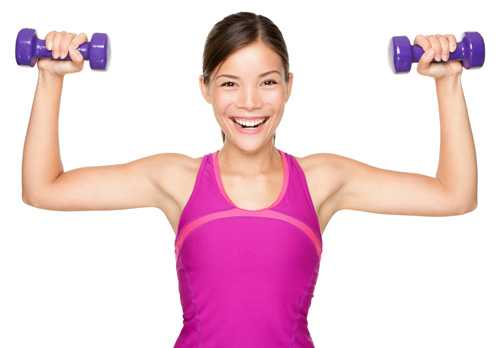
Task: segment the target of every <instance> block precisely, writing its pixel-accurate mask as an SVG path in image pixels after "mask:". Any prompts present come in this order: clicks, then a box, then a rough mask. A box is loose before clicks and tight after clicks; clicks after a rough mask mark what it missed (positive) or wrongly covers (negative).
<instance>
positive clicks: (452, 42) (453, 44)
mask: <svg viewBox="0 0 500 348" xmlns="http://www.w3.org/2000/svg"><path fill="white" fill-rule="evenodd" d="M446 37H447V38H448V43H449V45H450V52H454V51H455V50H456V49H457V39H456V38H455V35H452V34H448V35H446Z"/></svg>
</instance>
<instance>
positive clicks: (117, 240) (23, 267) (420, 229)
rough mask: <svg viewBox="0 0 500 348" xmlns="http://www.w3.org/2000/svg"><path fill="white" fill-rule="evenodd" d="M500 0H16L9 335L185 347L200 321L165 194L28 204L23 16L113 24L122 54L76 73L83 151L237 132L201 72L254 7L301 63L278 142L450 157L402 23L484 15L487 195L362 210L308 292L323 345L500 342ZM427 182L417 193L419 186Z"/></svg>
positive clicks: (472, 90)
mask: <svg viewBox="0 0 500 348" xmlns="http://www.w3.org/2000/svg"><path fill="white" fill-rule="evenodd" d="M493 6H494V2H486V1H474V2H465V1H463V2H460V1H450V0H445V1H438V2H435V1H416V2H411V3H410V2H408V3H405V2H402V1H393V2H391V3H385V4H382V3H380V2H377V1H375V2H371V1H366V2H359V1H358V2H356V1H353V2H342V3H333V2H331V1H325V2H314V1H307V2H300V3H298V2H297V3H296V4H292V3H285V2H271V1H251V2H250V1H234V0H232V1H217V2H214V1H203V2H202V1H200V2H194V1H181V2H179V1H175V2H174V1H172V2H167V1H158V2H152V1H138V2H133V3H126V2H114V1H113V2H105V1H93V0H88V1H80V2H68V1H57V2H56V1H47V0H46V1H34V0H29V1H22V2H21V1H17V2H3V3H2V4H1V5H0V25H1V29H2V30H0V43H1V46H0V98H1V99H0V100H1V102H0V115H1V116H2V122H3V126H2V136H1V137H0V141H1V144H0V146H1V150H2V159H1V160H2V170H1V175H2V177H1V178H2V179H1V181H0V183H1V187H0V192H1V198H0V199H1V201H0V202H1V203H0V204H1V207H2V210H1V213H0V214H1V215H2V217H1V220H0V221H1V222H0V229H1V233H0V347H5V348H18V347H23V348H24V347H30V348H32V347H51V348H56V347H65V348H66V347H72V348H77V347H93V348H101V347H106V348H110V347H120V348H125V347H148V348H154V347H173V345H174V342H175V340H176V338H177V335H178V334H179V332H180V329H181V327H182V310H181V305H180V299H179V294H178V287H177V286H178V285H177V278H176V271H175V255H174V244H173V243H174V238H175V236H174V233H173V230H172V228H171V226H170V225H169V223H168V221H167V220H166V218H165V216H164V215H163V214H162V213H161V211H159V210H157V209H129V210H115V211H74V212H65V211H49V210H43V209H37V208H34V207H31V206H28V205H26V204H24V203H23V201H22V199H21V161H22V150H23V143H24V137H25V134H26V128H27V124H28V120H29V114H30V110H31V105H32V101H33V95H34V91H35V86H36V79H37V73H38V72H37V68H36V66H35V67H33V68H29V67H20V66H17V65H16V63H15V59H14V45H15V37H16V35H17V32H18V31H19V30H20V29H21V28H23V27H31V28H35V29H37V32H38V35H39V37H41V38H44V37H45V35H46V34H47V32H49V31H51V30H58V31H60V30H66V31H70V32H75V33H77V32H86V33H87V35H88V36H89V38H90V35H91V34H92V33H93V32H106V33H108V35H109V36H110V40H111V47H112V48H111V50H112V60H111V64H110V68H109V69H108V71H106V72H96V71H92V70H91V69H90V68H89V66H88V62H86V63H85V68H84V70H83V71H82V72H81V73H78V74H71V75H68V76H66V77H65V80H64V87H63V96H62V102H61V110H60V123H59V125H60V126H59V127H60V128H59V132H60V146H61V157H62V161H63V164H64V169H65V170H70V169H73V168H77V167H84V166H94V165H106V164H113V163H123V162H128V161H131V160H133V159H136V158H139V157H144V156H147V155H150V154H154V153H160V152H179V153H184V154H188V155H190V156H192V157H198V156H201V155H203V154H205V153H208V152H212V151H215V150H217V149H218V148H220V147H221V146H222V140H221V136H220V131H219V127H218V124H217V123H216V121H215V119H214V115H213V113H212V109H211V106H210V105H209V104H207V103H206V102H205V100H204V99H203V98H202V96H201V92H200V90H199V86H198V76H199V74H200V73H201V69H202V52H203V46H204V43H205V39H206V36H207V34H208V32H209V31H210V29H211V28H212V26H213V25H214V24H215V23H216V22H217V21H219V20H221V19H222V18H223V17H224V16H226V15H229V14H231V13H235V12H239V11H252V12H256V13H258V14H262V15H265V16H267V17H269V18H270V19H271V20H272V21H274V23H275V24H276V25H277V26H278V27H279V28H280V30H281V31H282V33H283V36H284V38H285V40H286V43H287V47H288V51H289V55H290V71H291V72H293V73H294V85H293V91H292V96H291V98H290V100H289V102H288V104H287V106H286V110H285V114H284V116H283V119H282V122H281V124H280V126H279V128H278V131H277V138H276V146H277V147H278V148H280V149H283V150H285V151H287V152H289V153H291V154H294V155H296V156H305V155H307V154H310V153H317V152H331V153H336V154H341V155H344V156H348V157H352V158H355V159H357V160H360V161H363V162H366V163H368V164H371V165H374V166H377V167H381V168H386V169H393V170H399V171H407V172H415V173H421V174H426V175H432V176H434V175H435V173H436V170H437V164H438V158H439V114H438V108H437V97H436V91H435V85H434V81H433V79H432V78H429V77H426V76H422V75H420V74H418V73H417V71H416V64H414V65H413V67H412V71H411V72H410V73H409V74H403V75H395V74H393V73H392V71H391V70H390V68H389V66H388V63H387V44H388V42H389V39H390V37H392V36H394V35H407V36H408V37H409V38H410V40H411V41H412V42H413V40H414V37H415V36H416V35H417V34H424V35H430V34H436V33H439V34H447V33H452V34H454V35H455V36H456V37H457V40H458V41H459V40H461V37H462V33H463V32H464V31H479V32H480V33H481V34H482V35H483V37H484V39H485V42H486V62H485V65H484V66H483V68H481V69H475V70H465V69H464V72H463V74H462V84H463V87H464V92H465V97H466V101H467V107H468V111H469V116H470V122H471V126H472V129H473V133H474V141H475V145H476V151H477V157H478V169H479V194H478V200H479V205H478V208H477V209H476V210H475V211H473V212H472V213H469V214H466V215H461V216H449V217H422V216H397V215H385V214H374V213H367V212H361V211H352V210H343V211H341V212H339V213H337V214H336V215H335V216H334V217H333V219H332V220H331V221H330V223H329V224H328V226H327V228H326V231H325V233H324V236H323V238H324V250H323V255H322V261H321V268H320V274H319V278H318V282H317V286H316V290H315V293H314V297H313V300H312V304H311V308H310V311H309V330H310V332H311V335H312V337H313V340H314V343H315V345H316V347H319V348H328V347H337V348H354V347H360V348H361V347H362V348H367V347H384V348H391V347H397V348H401V347H405V348H410V347H419V348H420V347H426V348H437V347H439V348H445V347H450V348H451V347H453V348H459V347H474V348H475V347H481V348H493V347H496V348H498V347H500V335H499V328H500V315H499V313H500V300H499V296H498V294H499V293H500V285H499V274H500V270H499V268H500V267H499V265H500V255H499V254H500V252H499V250H500V236H499V232H500V228H499V225H500V224H499V223H498V198H497V197H498V195H499V185H498V171H497V168H498V165H497V162H498V148H499V145H500V140H499V139H500V137H499V136H498V129H499V127H498V126H499V121H498V119H497V117H499V116H500V113H499V109H500V108H499V106H498V100H499V98H498V97H499V90H498V78H499V77H500V74H499V68H498V63H497V62H498V61H499V46H500V44H499V42H500V41H499V38H498V34H499V33H500V24H499V22H498V11H497V10H494V8H493ZM409 199H411V197H409Z"/></svg>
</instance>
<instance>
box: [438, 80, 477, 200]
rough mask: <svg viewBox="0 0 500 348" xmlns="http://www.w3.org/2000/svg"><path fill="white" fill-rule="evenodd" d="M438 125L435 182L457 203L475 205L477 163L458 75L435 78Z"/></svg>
mask: <svg viewBox="0 0 500 348" xmlns="http://www.w3.org/2000/svg"><path fill="white" fill-rule="evenodd" d="M435 82H436V91H437V97H438V105H439V118H440V123H441V131H440V134H441V142H440V151H439V165H438V170H437V175H436V176H437V179H438V180H439V181H440V182H441V183H442V185H444V187H445V188H446V189H447V190H448V191H449V192H450V193H451V194H452V195H453V196H454V197H455V199H456V200H457V202H456V203H457V204H463V205H465V206H473V207H475V206H476V204H477V162H476V152H475V146H474V139H473V136H472V130H471V127H470V122H469V115H468V113H467V105H466V102H465V97H464V92H463V89H462V83H461V74H458V75H453V76H450V77H445V78H442V79H436V80H435Z"/></svg>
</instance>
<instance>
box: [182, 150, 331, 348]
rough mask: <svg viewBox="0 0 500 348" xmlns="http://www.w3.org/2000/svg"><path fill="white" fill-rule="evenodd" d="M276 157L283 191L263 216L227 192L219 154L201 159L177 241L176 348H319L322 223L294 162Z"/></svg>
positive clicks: (262, 210) (282, 156) (183, 212)
mask: <svg viewBox="0 0 500 348" xmlns="http://www.w3.org/2000/svg"><path fill="white" fill-rule="evenodd" d="M278 151H279V153H280V155H281V159H282V164H283V175H284V177H283V181H282V183H283V184H282V188H281V192H280V194H279V196H278V197H277V198H276V200H275V201H274V202H273V203H272V204H271V205H270V206H268V207H267V208H264V209H260V210H247V209H242V208H239V207H237V206H236V205H235V204H234V203H233V202H232V201H231V199H230V198H229V197H228V195H227V194H226V193H225V191H224V187H223V185H222V181H221V178H220V172H219V163H218V158H219V157H218V153H219V151H216V152H212V153H208V154H206V155H204V156H203V158H202V160H201V164H200V166H199V168H198V172H197V175H196V181H195V184H194V187H193V190H192V192H191V195H190V197H189V199H188V201H187V203H186V205H185V207H184V209H183V210H182V213H181V216H180V219H179V224H178V228H177V231H176V237H175V255H176V270H177V277H178V282H179V294H180V300H181V305H182V310H183V327H182V330H181V331H180V334H179V336H178V337H177V340H176V342H175V345H174V348H233V347H238V348H257V347H258V348H279V347H286V348H306V347H307V348H311V347H314V344H313V341H312V338H311V335H310V333H309V330H308V327H307V314H308V311H309V307H310V304H311V299H312V297H313V292H314V288H315V285H316V280H317V277H318V273H319V265H320V259H321V251H322V236H321V230H320V224H319V221H318V216H317V214H316V210H315V208H314V205H313V202H312V199H311V196H310V192H309V190H308V186H307V181H306V178H305V175H304V172H303V171H302V168H301V167H300V165H299V163H298V161H297V159H296V158H295V157H294V156H292V155H290V154H288V153H286V152H284V151H282V150H279V149H278Z"/></svg>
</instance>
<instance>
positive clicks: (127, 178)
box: [22, 32, 187, 210]
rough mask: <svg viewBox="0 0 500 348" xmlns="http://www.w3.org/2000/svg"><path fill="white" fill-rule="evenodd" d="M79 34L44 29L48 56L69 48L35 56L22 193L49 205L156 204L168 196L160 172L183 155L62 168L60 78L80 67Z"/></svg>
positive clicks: (40, 205) (32, 202) (164, 172)
mask: <svg viewBox="0 0 500 348" xmlns="http://www.w3.org/2000/svg"><path fill="white" fill-rule="evenodd" d="M85 40H86V37H85V36H84V35H79V36H75V35H74V34H70V33H65V32H62V33H56V32H51V33H49V34H48V35H47V38H46V42H47V46H51V47H52V51H53V57H57V56H60V57H64V56H66V55H67V54H68V49H69V51H70V55H71V58H72V59H73V60H72V61H54V60H50V59H47V58H46V59H41V60H39V61H38V68H39V74H38V82H37V87H36V92H35V97H34V101H33V105H32V110H31V116H30V120H29V124H28V130H27V133H26V139H25V143H24V150H23V162H22V199H23V201H24V202H25V203H27V204H29V205H32V206H35V207H38V208H44V209H50V210H111V209H127V208H138V207H160V206H162V204H164V202H165V199H168V198H169V194H168V192H166V191H168V190H166V189H165V187H166V186H168V185H165V184H161V178H165V177H170V175H175V173H174V172H175V171H176V168H178V167H179V165H178V164H180V163H186V161H183V160H184V159H185V158H187V156H184V155H181V154H174V153H164V154H156V155H152V156H148V157H144V158H141V159H137V160H135V161H131V162H128V163H123V164H115V165H107V166H96V167H83V168H76V169H73V170H69V171H67V172H64V170H63V165H62V162H61V158H60V151H59V140H58V138H59V137H58V118H59V106H60V100H61V92H62V86H63V78H64V74H66V73H71V72H78V71H80V70H81V69H82V66H83V59H82V60H80V59H79V58H80V57H78V53H75V50H76V47H78V46H79V45H80V44H81V43H82V42H84V41H85ZM71 47H74V49H73V48H71ZM49 49H50V48H49Z"/></svg>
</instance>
